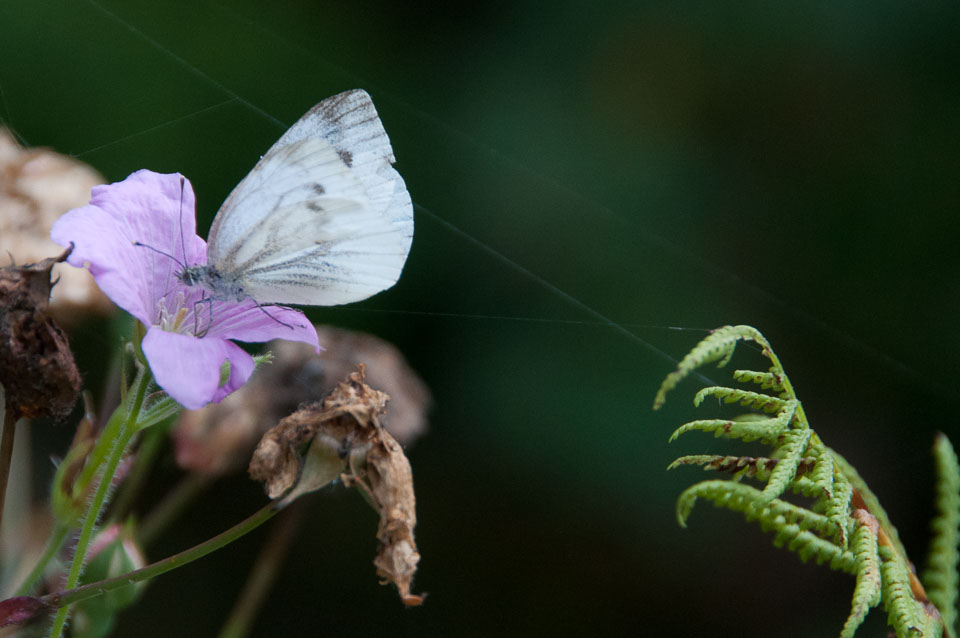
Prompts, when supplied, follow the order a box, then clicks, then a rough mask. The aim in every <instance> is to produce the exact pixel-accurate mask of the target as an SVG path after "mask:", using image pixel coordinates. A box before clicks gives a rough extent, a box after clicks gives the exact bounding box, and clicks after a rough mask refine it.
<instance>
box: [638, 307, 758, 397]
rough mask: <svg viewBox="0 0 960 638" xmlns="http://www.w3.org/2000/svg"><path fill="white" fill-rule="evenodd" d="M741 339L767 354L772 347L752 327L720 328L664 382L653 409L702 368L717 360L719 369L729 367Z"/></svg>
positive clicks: (692, 352) (698, 345) (690, 353)
mask: <svg viewBox="0 0 960 638" xmlns="http://www.w3.org/2000/svg"><path fill="white" fill-rule="evenodd" d="M742 340H748V341H756V342H757V343H759V344H760V345H762V346H763V347H764V351H766V350H768V349H769V348H770V344H769V343H767V340H766V339H764V337H763V335H762V334H760V331H759V330H757V329H756V328H754V327H752V326H723V327H722V328H717V329H716V330H714V331H712V332H711V333H710V335H709V336H707V338H706V339H704V340H703V341H701V342H700V343H698V344H697V346H696V347H695V348H694V349H693V350H691V351H690V352H689V353H687V356H685V357H684V358H683V360H682V361H681V362H680V365H678V366H677V369H676V370H674V371H673V372H671V373H670V374H668V375H667V378H666V379H664V380H663V383H662V384H661V385H660V390H658V391H657V396H656V398H655V399H654V400H653V409H654V410H658V409H660V406H662V405H663V403H664V401H666V400H667V392H669V391H670V390H672V389H674V388H675V387H677V384H679V383H680V382H681V381H683V380H684V379H685V378H686V377H687V375H689V374H690V373H691V372H693V371H694V370H696V369H697V368H699V367H700V366H702V365H704V364H706V363H712V362H714V361H719V362H720V363H718V364H717V367H718V368H722V367H723V366H725V365H727V363H728V362H729V361H730V358H731V357H732V356H733V352H734V350H735V349H736V347H737V342H738V341H742Z"/></svg>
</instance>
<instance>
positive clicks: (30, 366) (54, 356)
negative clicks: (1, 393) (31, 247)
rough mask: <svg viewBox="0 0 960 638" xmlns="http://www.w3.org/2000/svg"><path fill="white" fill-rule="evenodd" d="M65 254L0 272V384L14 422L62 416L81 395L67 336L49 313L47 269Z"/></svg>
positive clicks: (61, 259)
mask: <svg viewBox="0 0 960 638" xmlns="http://www.w3.org/2000/svg"><path fill="white" fill-rule="evenodd" d="M68 254H69V251H66V252H64V254H62V255H61V256H60V257H55V258H50V259H45V260H43V261H42V262H40V263H38V264H34V265H29V266H22V267H17V266H8V267H6V268H2V269H0V383H2V384H3V386H4V390H5V392H6V404H7V410H10V411H13V414H14V415H16V417H18V418H19V417H28V418H36V417H53V418H55V419H59V418H63V417H65V416H66V415H67V414H69V413H70V410H71V409H73V406H74V404H75V403H76V399H77V394H78V393H79V391H80V373H79V372H78V371H77V366H76V364H75V363H74V361H73V353H72V352H71V351H70V345H69V343H68V341H67V337H66V335H64V334H63V332H62V331H61V330H60V328H59V327H58V326H57V325H56V323H54V321H53V320H52V319H51V318H50V317H49V316H48V315H47V307H48V299H49V295H50V287H51V285H50V271H51V269H52V268H53V265H54V264H55V263H57V262H61V261H63V260H64V259H66V257H67V255H68Z"/></svg>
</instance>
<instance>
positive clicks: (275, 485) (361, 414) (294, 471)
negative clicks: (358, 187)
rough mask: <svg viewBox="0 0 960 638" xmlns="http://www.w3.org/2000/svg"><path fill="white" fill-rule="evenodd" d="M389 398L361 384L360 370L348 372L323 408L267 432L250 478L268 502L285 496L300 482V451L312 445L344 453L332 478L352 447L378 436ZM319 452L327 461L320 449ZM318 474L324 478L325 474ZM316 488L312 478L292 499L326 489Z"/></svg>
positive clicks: (295, 415)
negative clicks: (259, 483)
mask: <svg viewBox="0 0 960 638" xmlns="http://www.w3.org/2000/svg"><path fill="white" fill-rule="evenodd" d="M388 399H389V397H388V396H387V395H386V394H384V393H383V392H378V391H377V390H374V389H372V388H371V387H370V386H368V385H366V384H364V383H363V368H362V366H361V369H360V371H359V372H354V373H352V374H351V375H350V376H349V378H348V379H347V381H346V382H344V383H341V384H340V385H338V386H337V387H336V388H335V389H334V391H333V392H332V393H330V396H328V397H327V398H326V399H324V400H323V403H314V404H312V405H308V406H305V407H303V408H301V409H300V410H297V411H296V412H294V413H293V414H291V415H290V416H288V417H287V418H285V419H283V420H282V421H280V423H278V424H277V425H276V426H275V427H274V428H272V429H271V430H270V431H269V432H267V433H266V434H265V435H264V437H263V439H262V440H261V441H260V444H259V445H258V446H257V449H256V450H255V451H254V453H253V458H252V459H251V461H250V468H249V471H250V476H251V477H252V478H254V479H255V480H258V481H263V482H265V483H266V488H267V494H268V495H269V496H270V498H277V497H279V496H281V495H283V494H284V493H285V492H287V491H288V490H290V489H291V488H293V486H294V484H295V483H297V482H298V480H303V478H302V477H301V469H302V468H303V466H304V457H303V456H301V453H300V452H301V450H304V449H306V447H307V445H308V444H311V443H313V444H319V445H321V446H325V447H327V448H330V447H334V448H336V449H337V450H339V449H341V448H342V449H343V450H344V452H343V454H342V455H341V454H339V453H338V454H336V455H335V456H336V457H338V462H339V465H338V467H339V469H338V470H337V472H336V473H335V474H334V475H333V477H334V478H335V477H336V476H337V475H338V474H339V472H340V471H341V470H342V469H343V468H345V467H346V462H347V461H346V458H347V456H348V455H349V454H350V453H352V452H353V451H354V448H357V447H359V446H363V445H364V444H365V443H368V442H369V441H370V440H371V439H372V437H373V436H375V435H376V433H377V430H379V428H380V420H379V419H380V415H382V414H383V413H384V412H385V411H386V404H387V400H388ZM311 447H312V446H311ZM317 452H320V456H328V455H327V454H325V453H323V452H322V451H320V450H318V451H317ZM315 454H316V452H315ZM321 472H322V473H324V474H325V473H326V470H325V469H324V470H321ZM331 480H332V479H331ZM326 482H329V480H328V481H326ZM315 483H316V481H315V477H307V480H306V482H305V484H304V486H303V488H304V489H298V490H297V491H296V495H297V496H299V495H300V494H303V493H305V492H306V491H312V490H315V489H319V488H320V487H322V485H324V484H326V483H323V484H315Z"/></svg>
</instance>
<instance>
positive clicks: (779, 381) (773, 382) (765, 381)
mask: <svg viewBox="0 0 960 638" xmlns="http://www.w3.org/2000/svg"><path fill="white" fill-rule="evenodd" d="M733 378H734V379H735V380H737V381H739V382H740V383H756V384H757V385H759V386H760V387H761V388H762V389H764V390H773V391H774V392H783V377H782V376H781V375H779V374H777V373H775V372H757V371H756V370H734V371H733Z"/></svg>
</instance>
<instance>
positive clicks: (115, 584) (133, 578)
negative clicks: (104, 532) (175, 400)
mask: <svg viewBox="0 0 960 638" xmlns="http://www.w3.org/2000/svg"><path fill="white" fill-rule="evenodd" d="M281 509H282V508H281V506H280V505H279V503H277V502H274V501H271V502H270V503H268V504H267V505H265V506H264V507H262V508H261V509H260V510H258V511H257V512H256V513H254V514H253V515H252V516H250V517H249V518H247V519H246V520H243V521H241V522H239V523H237V524H236V525H234V526H233V527H231V528H230V529H228V530H227V531H225V532H221V533H220V534H217V535H216V536H214V537H213V538H211V539H210V540H207V541H204V542H203V543H200V544H199V545H196V546H194V547H191V548H190V549H187V550H184V551H182V552H180V553H179V554H174V555H173V556H170V557H168V558H164V559H163V560H159V561H157V562H155V563H152V564H150V565H147V566H146V567H142V568H140V569H136V570H134V571H132V572H128V573H126V574H123V575H121V576H116V577H114V578H108V579H106V580H101V581H98V582H96V583H90V584H89V585H83V586H82V587H77V588H76V589H69V590H66V591H59V592H54V593H52V594H49V595H47V596H44V597H42V598H41V599H40V600H42V601H43V602H44V603H46V604H47V605H49V606H50V607H60V610H61V611H63V610H64V609H66V608H67V606H68V605H71V604H73V603H76V602H79V601H81V600H85V599H87V598H93V597H94V596H100V595H101V594H105V593H107V592H108V591H111V590H114V589H118V588H120V587H125V586H127V585H132V584H134V583H138V582H140V581H143V580H147V579H149V578H153V577H154V576H159V575H160V574H164V573H166V572H168V571H170V570H172V569H176V568H177V567H182V566H183V565H186V564H187V563H192V562H193V561H195V560H197V559H198V558H203V557H204V556H206V555H207V554H209V553H211V552H214V551H216V550H218V549H220V548H221V547H223V546H225V545H228V544H229V543H232V542H233V541H235V540H236V539H238V538H240V537H241V536H243V535H244V534H246V533H248V532H250V531H252V530H254V529H256V528H257V527H259V526H260V525H261V524H263V523H265V522H266V521H268V520H270V518H271V517H273V515H274V514H276V513H277V512H279V511H280V510H281Z"/></svg>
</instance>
